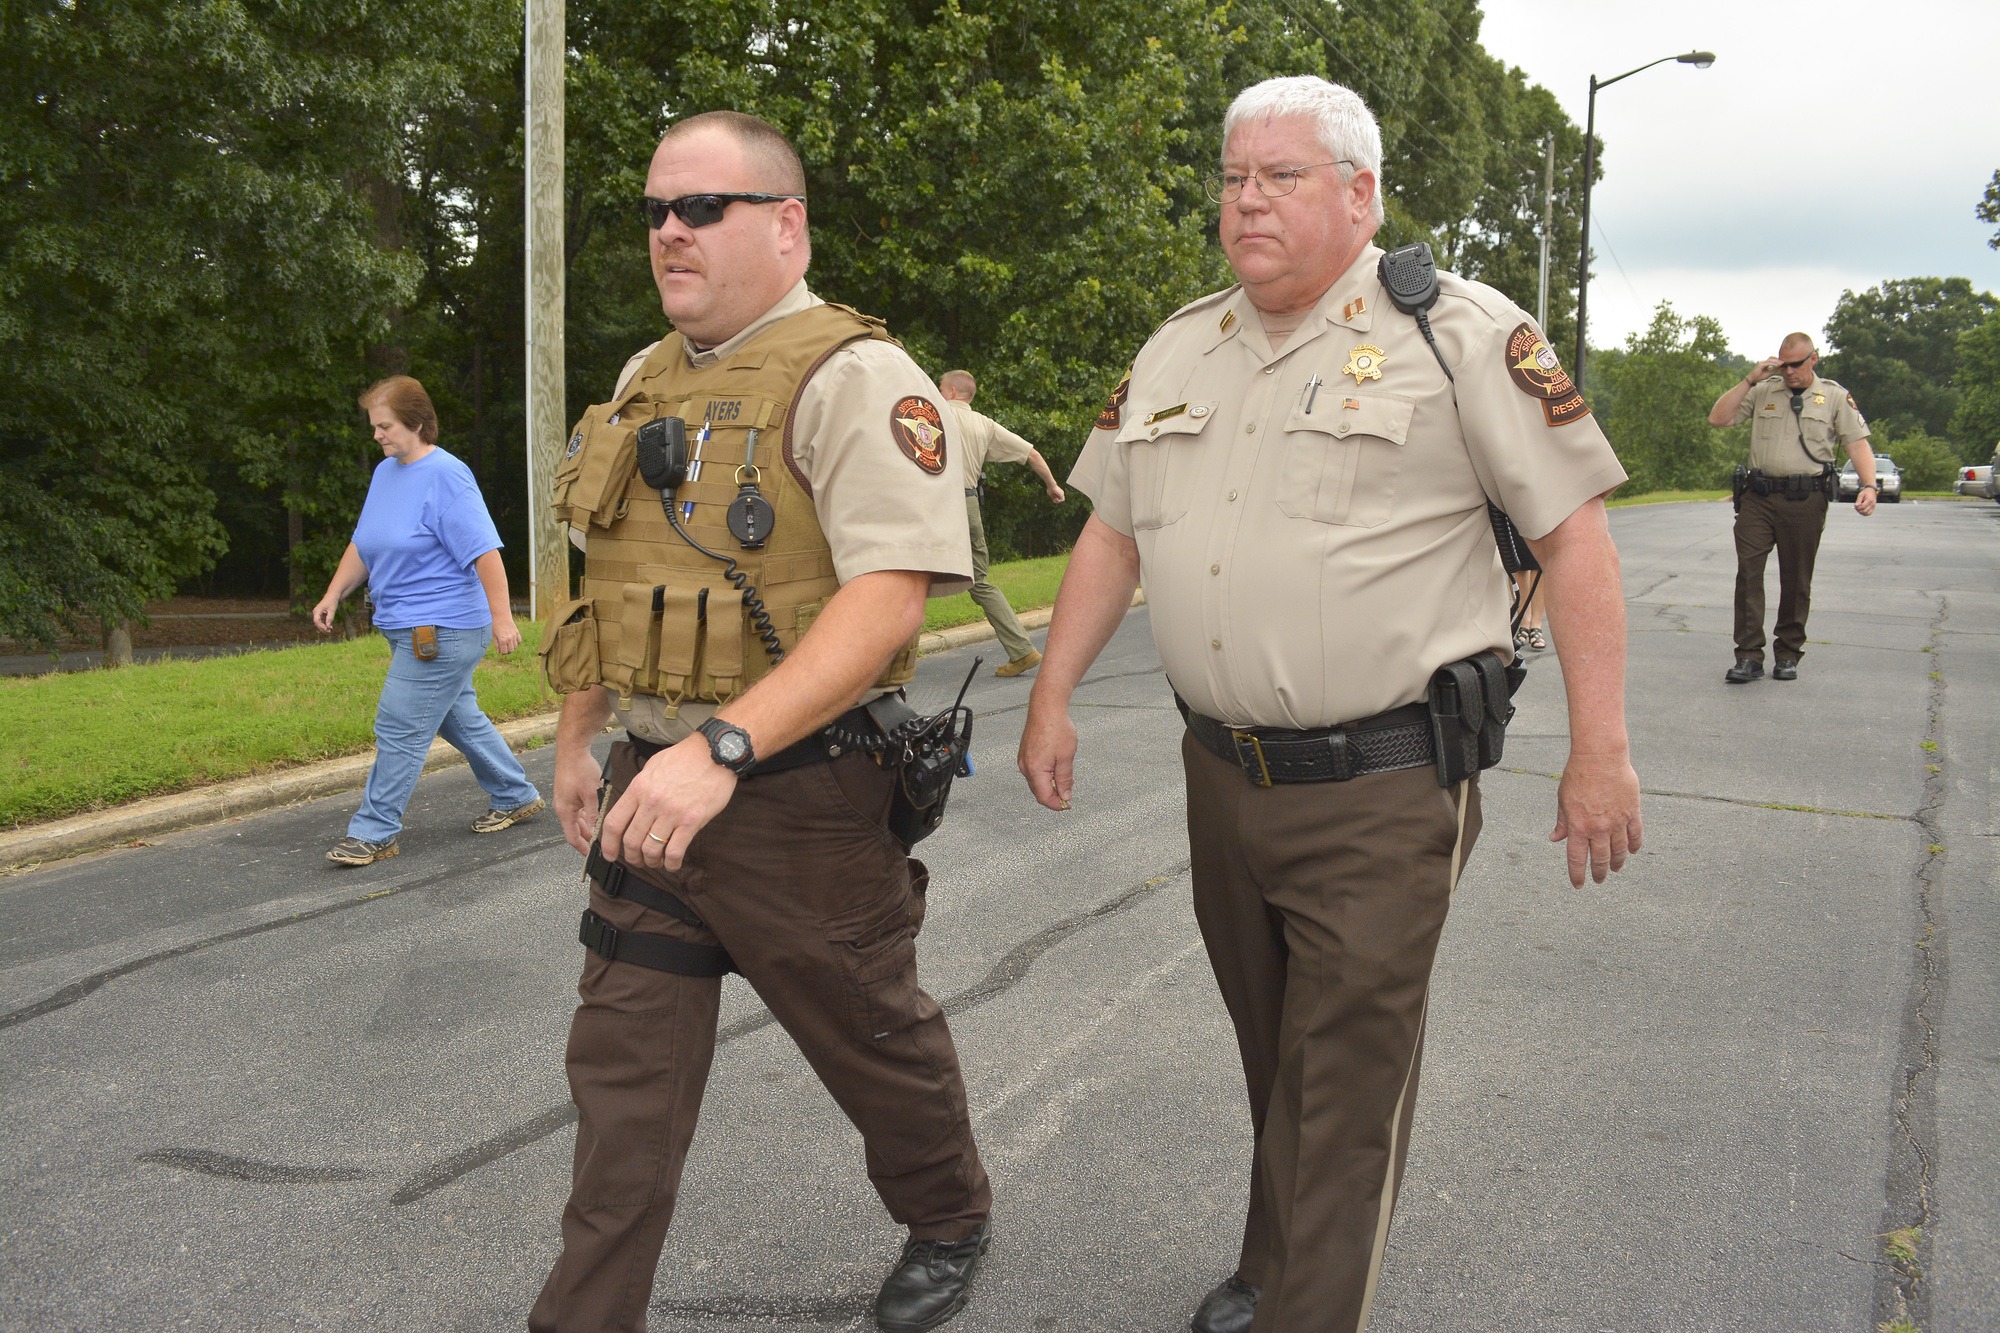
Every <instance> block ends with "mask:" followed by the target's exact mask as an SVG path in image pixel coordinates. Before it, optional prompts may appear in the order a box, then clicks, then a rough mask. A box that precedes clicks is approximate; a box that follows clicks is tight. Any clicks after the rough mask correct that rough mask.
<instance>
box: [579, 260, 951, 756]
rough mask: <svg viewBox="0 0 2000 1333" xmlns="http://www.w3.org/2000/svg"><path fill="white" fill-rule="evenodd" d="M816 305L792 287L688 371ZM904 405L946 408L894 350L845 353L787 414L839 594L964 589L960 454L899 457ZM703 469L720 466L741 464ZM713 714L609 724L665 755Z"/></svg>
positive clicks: (638, 703)
mask: <svg viewBox="0 0 2000 1333" xmlns="http://www.w3.org/2000/svg"><path fill="white" fill-rule="evenodd" d="M819 304H821V301H820V298H819V297H817V296H814V295H813V294H812V292H810V291H809V290H807V288H806V284H805V282H804V281H803V280H801V281H800V282H799V284H798V285H797V286H796V287H793V288H792V290H791V291H789V292H787V293H786V294H785V297H784V299H783V300H781V301H779V302H778V303H777V304H776V305H774V306H772V307H771V308H770V309H769V310H767V311H765V312H764V313H763V314H762V315H760V316H758V317H757V318H756V319H755V320H753V321H752V322H751V323H750V325H749V326H748V327H746V328H745V329H744V330H743V331H742V332H741V333H739V334H737V335H736V336H735V337H734V338H731V339H730V340H729V341H728V342H725V343H722V344H720V345H719V346H716V347H711V348H709V349H708V350H707V351H704V352H693V351H690V353H689V357H688V363H689V364H690V365H692V366H706V365H712V364H714V363H715V362H717V361H721V360H724V359H726V358H728V357H730V356H732V355H734V354H735V353H736V352H737V351H738V350H739V349H740V348H741V347H742V346H743V344H745V343H746V342H748V341H749V340H750V339H752V338H754V337H755V336H756V335H757V334H758V333H759V332H760V331H761V330H763V329H766V328H768V327H770V326H771V325H772V324H775V323H777V322H778V321H779V320H781V319H783V318H785V317H786V316H787V315H795V314H797V313H798V312H799V311H801V310H805V309H808V308H810V307H812V306H816V305H819ZM653 346H658V344H657V343H655V344H653ZM653 346H649V347H647V348H645V349H644V350H643V351H641V352H640V353H639V354H638V355H636V356H634V357H633V358H632V359H631V360H630V361H628V362H626V363H625V368H624V369H623V370H622V371H620V372H619V375H618V386H617V388H616V389H615V390H614V393H622V392H624V389H625V385H626V384H627V383H628V382H629V381H630V380H631V378H632V376H634V375H636V374H638V373H639V368H640V366H642V365H643V364H644V363H645V360H646V357H647V356H648V355H649V354H650V353H651V352H652V350H653ZM911 395H915V396H917V397H919V398H923V399H925V400H926V401H928V402H930V403H931V404H932V405H934V406H937V405H941V404H942V403H943V402H944V401H945V398H944V396H943V395H942V394H940V393H939V392H938V390H937V386H936V385H935V384H933V383H932V382H931V378H930V376H928V375H926V374H925V373H924V372H923V371H922V370H921V369H919V368H918V366H917V363H916V362H915V361H912V360H911V359H910V355H909V353H908V352H905V351H904V350H903V349H902V348H900V347H898V346H897V345H896V344H894V343H887V342H879V341H866V342H855V343H849V344H848V345H847V346H845V347H843V348H841V349H840V350H839V351H837V352H835V353H834V354H833V355H832V356H831V357H830V358H828V359H827V361H826V363H825V364H824V365H822V366H821V367H820V368H819V369H818V370H817V371H815V372H813V375H812V378H811V379H809V380H807V381H806V384H805V388H804V389H802V390H801V391H800V393H799V396H798V399H797V401H796V402H795V403H794V404H793V407H792V413H793V421H794V425H793V427H792V455H793V457H794V459H795V460H796V461H797V462H798V465H799V471H800V472H802V473H803V474H804V475H805V478H806V482H807V484H808V485H809V486H810V487H811V490H812V496H813V510H814V513H815V515H816V516H817V517H818V519H819V525H820V528H821V530H822V531H824V532H825V533H826V540H827V545H828V546H829V547H831V548H832V551H833V567H834V572H835V573H836V574H837V575H838V576H839V578H840V581H841V582H842V583H847V582H848V581H850V580H852V579H855V578H858V577H860V576H861V575H863V574H870V573H874V572H875V571H877V570H886V569H910V570H922V571H924V572H926V573H928V574H929V575H930V576H931V587H930V595H931V596H932V597H949V596H951V595H952V594H954V593H961V592H964V591H965V590H966V589H967V588H969V587H971V586H972V538H971V536H970V534H969V531H968V529H967V527H966V520H965V500H964V490H963V488H962V487H961V486H960V485H959V483H958V476H959V474H958V469H957V468H956V467H955V466H954V464H955V462H956V461H957V460H956V459H954V458H953V456H952V454H953V451H954V450H956V449H957V448H958V447H959V445H958V441H957V440H956V439H955V438H953V436H954V434H955V433H954V432H953V431H952V430H951V429H949V427H947V429H946V431H945V440H944V443H943V446H942V447H943V449H944V459H943V463H944V466H943V467H942V469H941V470H940V471H939V472H937V473H935V474H933V473H930V472H926V471H925V470H924V469H923V468H922V467H921V466H920V465H919V464H918V463H917V462H916V461H914V460H913V459H912V458H911V457H910V456H909V455H908V454H907V453H905V452H904V450H903V449H902V448H901V447H900V446H899V445H898V444H897V442H896V436H895V435H894V434H893V433H892V421H891V413H892V410H893V409H894V408H895V406H896V404H897V403H898V402H900V401H901V400H902V399H904V398H906V397H909V396H911ZM940 415H941V416H942V411H940ZM944 419H945V420H946V421H949V420H950V418H948V417H946V418H944ZM689 424H690V426H695V425H699V424H700V423H699V422H691V423H689ZM689 433H690V435H692V434H693V432H692V430H690V432H689ZM704 461H705V462H707V463H708V464H709V465H710V466H717V467H720V466H733V465H734V463H735V462H740V461H741V460H740V459H738V460H721V459H710V460H704ZM571 532H572V534H573V539H574V533H575V530H574V529H571ZM579 544H581V543H580V542H579ZM714 712H715V709H714V707H713V706H711V705H707V704H698V703H684V704H682V705H681V707H680V716H679V717H678V718H668V717H666V716H665V704H664V702H663V701H661V700H659V699H655V698H652V697H650V696H647V695H634V696H633V698H632V707H631V708H630V709H629V710H628V709H626V708H624V707H619V709H618V717H619V723H620V725H622V726H625V727H627V728H628V729H630V730H631V731H632V732H633V733H634V734H636V735H640V736H644V737H647V738H649V739H652V740H655V741H658V742H660V743H662V744H668V743H672V742H673V741H676V740H679V739H680V738H681V737H683V736H685V735H687V734H688V733H689V732H690V731H691V730H693V729H694V728H695V727H698V726H700V725H701V724H702V722H704V721H706V720H707V719H708V718H709V717H710V716H712V715H713V713H714Z"/></svg>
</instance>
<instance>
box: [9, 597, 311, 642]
mask: <svg viewBox="0 0 2000 1333" xmlns="http://www.w3.org/2000/svg"><path fill="white" fill-rule="evenodd" d="M146 614H147V616H148V617H149V618H150V619H151V622H152V623H151V624H147V625H139V624H134V625H133V626H132V646H133V647H134V648H227V647H232V646H236V645H245V646H247V645H249V644H259V645H268V644H273V643H317V642H320V641H322V640H324V639H325V638H326V637H327V636H326V635H323V634H321V633H320V632H319V631H318V630H316V629H314V628H313V623H312V621H311V620H310V619H309V618H307V617H306V616H304V615H302V614H301V615H295V614H293V613H292V611H291V607H290V605H289V604H288V603H287V602H286V601H285V599H284V598H282V597H272V598H255V597H175V598H171V599H169V600H167V601H164V602H154V603H152V604H151V605H149V606H148V607H147V608H146ZM80 628H81V629H82V633H80V634H77V635H75V636H71V637H65V638H63V639H61V640H59V641H58V645H57V647H58V650H59V651H61V652H65V653H75V652H94V651H95V650H97V649H99V648H101V647H103V646H104V642H103V638H102V632H101V631H100V630H99V629H98V627H97V623H96V622H95V621H91V620H86V621H84V622H83V623H82V625H81V627H80ZM33 651H34V649H32V648H31V647H29V646H27V645H24V644H15V643H13V642H12V641H11V640H8V639H0V655H7V654H15V653H22V654H25V653H29V652H33Z"/></svg>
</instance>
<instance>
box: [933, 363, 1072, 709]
mask: <svg viewBox="0 0 2000 1333" xmlns="http://www.w3.org/2000/svg"><path fill="white" fill-rule="evenodd" d="M938 391H939V392H940V393H942V394H943V395H944V401H945V404H946V408H945V410H946V411H948V412H950V413H951V414H952V417H953V419H954V420H955V421H956V422H957V424H958V430H957V432H956V433H954V434H953V436H952V441H953V443H954V444H956V445H957V447H958V450H959V457H960V458H961V459H963V460H964V468H965V524H966V527H967V528H968V529H969V530H970V532H971V534H972V600H973V601H974V602H976V603H977V604H978V606H979V609H980V610H981V611H984V612H985V613H986V620H987V623H988V624H990V625H992V626H993V635H994V637H995V638H997V639H999V640H1000V646H1001V648H1002V649H1004V650H1005V651H1006V653H1007V660H1006V661H1004V662H1002V663H1001V664H1000V665H999V666H997V667H995V668H993V674H994V675H996V676H1018V675H1020V674H1021V673H1022V672H1024V671H1033V670H1034V669H1035V668H1036V667H1037V666H1039V665H1041V661H1042V655H1041V654H1040V653H1038V652H1036V651H1035V645H1034V644H1033V643H1031V642H1029V640H1028V632H1027V631H1026V630H1024V629H1022V628H1021V622H1020V620H1019V619H1017V618H1016V617H1015V615H1014V608H1013V607H1011V606H1009V605H1008V604H1007V594H1006V593H1004V592H1001V591H1000V590H999V589H998V588H996V587H994V586H993V584H992V582H991V581H990V580H989V579H988V578H987V577H986V570H987V567H988V565H989V564H990V563H991V557H990V556H988V555H987V553H986V519H985V516H984V515H983V514H981V513H980V510H979V499H980V496H979V492H980V488H981V485H982V482H983V479H984V475H985V470H986V465H987V464H988V463H1026V464H1027V465H1028V466H1029V467H1030V468H1032V469H1033V470H1034V473H1035V475H1036V476H1038V477H1040V478H1041V479H1042V489H1043V490H1044V491H1046V492H1048V496H1049V503H1050V504H1058V505H1059V504H1061V503H1062V502H1063V488H1062V487H1061V486H1059V485H1057V484H1056V476H1055V473H1053V472H1051V471H1050V470H1049V460H1048V459H1046V458H1043V457H1042V453H1041V450H1039V449H1037V448H1035V446H1034V445H1032V444H1029V443H1028V442H1027V441H1026V440H1024V439H1022V438H1021V437H1020V436H1018V435H1016V434H1015V433H1014V432H1013V431H1011V430H1008V429H1007V428H1006V427H1005V426H1003V425H1001V424H1000V423H999V422H997V421H995V420H994V419H993V418H992V417H989V416H987V415H986V414H985V413H983V412H975V411H973V410H972V396H973V395H974V394H975V393H977V392H978V391H979V385H978V383H977V381H975V380H974V379H973V378H972V372H971V371H969V370H947V371H946V372H945V373H944V374H943V375H942V376H941V377H940V378H939V379H938Z"/></svg>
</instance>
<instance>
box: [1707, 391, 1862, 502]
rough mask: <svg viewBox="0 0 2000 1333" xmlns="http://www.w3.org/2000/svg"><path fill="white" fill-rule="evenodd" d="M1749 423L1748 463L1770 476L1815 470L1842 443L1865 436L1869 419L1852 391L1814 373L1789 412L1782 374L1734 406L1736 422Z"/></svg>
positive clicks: (1789, 401) (1831, 457)
mask: <svg viewBox="0 0 2000 1333" xmlns="http://www.w3.org/2000/svg"><path fill="white" fill-rule="evenodd" d="M1746 421H1747V422H1749V423H1750V466H1751V467H1753V468H1756V469H1757V470H1758V471H1760V472H1762V473H1764V475H1766V476H1770V477H1793V476H1799V475H1802V474H1805V473H1811V472H1818V471H1820V469H1821V466H1822V465H1823V464H1830V463H1832V462H1834V461H1835V455H1836V453H1837V452H1838V450H1839V448H1840V446H1841V445H1844V444H1853V443H1854V442H1855V441H1856V440H1865V439H1867V438H1868V423H1867V422H1866V421H1865V420H1863V419H1862V416H1861V409H1860V408H1858V407H1856V406H1855V405H1854V395H1853V394H1851V393H1849V392H1848V391H1847V390H1845V389H1843V388H1841V387H1840V386H1839V385H1838V384H1835V383H1834V382H1833V381H1832V380H1823V379H1821V378H1820V377H1819V376H1817V375H1815V376H1813V382H1812V383H1811V384H1809V385H1807V386H1806V387H1805V389H1804V390H1802V391H1801V392H1800V394H1799V410H1798V412H1797V414H1796V415H1795V414H1794V413H1793V412H1792V391H1791V390H1790V389H1787V388H1786V387H1785V380H1784V377H1783V376H1782V375H1773V376H1771V377H1770V378H1769V379H1766V380H1760V381H1759V382H1758V383H1756V384H1753V385H1751V386H1750V392H1748V393H1746V394H1744V395H1743V401H1742V402H1740V403H1738V404H1737V405H1736V421H1735V424H1736V425H1738V426H1740V425H1742V424H1743V423H1744V422H1746Z"/></svg>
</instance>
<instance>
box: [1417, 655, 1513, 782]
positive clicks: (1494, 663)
mask: <svg viewBox="0 0 2000 1333" xmlns="http://www.w3.org/2000/svg"><path fill="white" fill-rule="evenodd" d="M1527 674H1528V673H1527V669H1526V668H1525V667H1523V666H1521V665H1520V664H1519V663H1512V664H1509V663H1505V662H1502V661H1501V660H1500V654H1498V653H1495V652H1484V653H1477V654H1475V655H1473V656H1471V657H1468V658H1466V659H1465V660H1464V661H1462V662H1447V663H1446V664H1445V665H1443V666H1441V667H1439V668H1438V669H1437V671H1436V673H1435V674H1434V675H1432V676H1431V684H1430V715H1431V739H1432V741H1433V743H1434V744H1435V745H1436V746H1437V775H1438V786H1440V787H1453V786H1456V785H1458V784H1459V783H1461V782H1463V781H1465V780H1466V779H1467V778H1469V777H1471V776H1472V775H1473V774H1474V773H1477V772H1479V771H1480V770H1481V769H1487V768H1491V767H1493V766H1494V765H1495V764H1497V763H1499V762H1500V756H1501V754H1502V752H1503V751H1504V750H1505V748H1506V744H1507V724H1508V723H1509V722H1510V721H1512V720H1513V717H1514V691H1515V690H1517V689H1519V688H1520V687H1521V681H1522V680H1524V679H1525V678H1526V677H1527Z"/></svg>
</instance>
